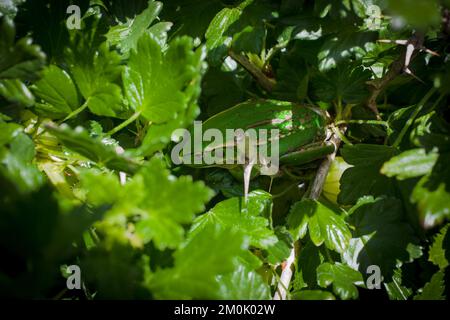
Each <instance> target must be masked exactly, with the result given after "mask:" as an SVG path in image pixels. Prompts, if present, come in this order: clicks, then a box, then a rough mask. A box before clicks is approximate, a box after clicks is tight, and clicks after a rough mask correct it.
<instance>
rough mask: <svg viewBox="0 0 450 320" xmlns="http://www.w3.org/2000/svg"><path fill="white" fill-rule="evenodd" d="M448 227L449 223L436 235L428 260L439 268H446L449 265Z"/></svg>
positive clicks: (449, 241)
mask: <svg viewBox="0 0 450 320" xmlns="http://www.w3.org/2000/svg"><path fill="white" fill-rule="evenodd" d="M448 228H449V225H448V224H447V225H446V226H444V227H443V228H442V229H441V231H440V232H439V233H438V234H437V235H436V236H435V237H434V241H433V244H432V245H431V246H430V250H429V252H428V257H429V258H428V260H429V261H431V262H432V263H434V264H435V265H437V266H438V267H439V269H445V268H446V267H447V266H448V265H449V262H448V260H449V256H450V234H449V233H448Z"/></svg>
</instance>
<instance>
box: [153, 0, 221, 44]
mask: <svg viewBox="0 0 450 320" xmlns="http://www.w3.org/2000/svg"><path fill="white" fill-rule="evenodd" d="M223 6H224V4H223V3H222V2H221V1H219V0H209V1H198V0H179V1H177V2H172V1H171V2H168V3H165V4H164V10H163V12H162V14H163V18H165V19H167V20H169V21H172V22H173V23H174V25H175V26H176V27H177V31H176V33H177V35H188V36H191V37H193V38H199V39H202V38H203V37H204V35H205V32H206V29H207V28H208V26H209V24H210V22H211V20H212V19H213V18H214V16H215V15H216V14H217V13H218V12H219V11H220V10H221V9H222V8H223Z"/></svg>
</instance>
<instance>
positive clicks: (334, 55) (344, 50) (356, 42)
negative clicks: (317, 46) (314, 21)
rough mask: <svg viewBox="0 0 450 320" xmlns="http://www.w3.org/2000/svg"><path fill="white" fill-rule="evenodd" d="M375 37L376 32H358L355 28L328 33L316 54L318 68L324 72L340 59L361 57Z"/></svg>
mask: <svg viewBox="0 0 450 320" xmlns="http://www.w3.org/2000/svg"><path fill="white" fill-rule="evenodd" d="M376 39H377V33H376V32H362V31H359V32H358V30H357V29H356V28H355V29H349V30H344V31H342V32H338V33H337V34H332V35H330V36H329V37H328V38H327V39H326V41H325V43H324V44H323V46H322V48H321V50H320V52H319V55H318V58H319V70H320V71H322V72H325V71H328V70H330V69H332V68H335V67H336V66H338V65H339V64H340V63H341V62H342V61H345V60H350V59H356V60H359V59H361V58H362V57H364V55H365V54H366V52H367V51H368V49H369V44H372V43H374V42H375V40H376Z"/></svg>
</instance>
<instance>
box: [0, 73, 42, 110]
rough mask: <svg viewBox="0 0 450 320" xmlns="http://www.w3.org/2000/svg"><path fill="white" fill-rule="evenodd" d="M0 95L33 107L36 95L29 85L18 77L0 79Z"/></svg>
mask: <svg viewBox="0 0 450 320" xmlns="http://www.w3.org/2000/svg"><path fill="white" fill-rule="evenodd" d="M0 95H1V96H3V97H5V99H7V100H9V101H11V102H14V103H19V104H22V105H24V106H26V107H31V106H32V105H33V104H34V97H33V94H32V93H31V92H30V90H29V89H28V88H27V86H26V85H25V84H24V83H23V82H22V81H20V80H18V79H4V80H0Z"/></svg>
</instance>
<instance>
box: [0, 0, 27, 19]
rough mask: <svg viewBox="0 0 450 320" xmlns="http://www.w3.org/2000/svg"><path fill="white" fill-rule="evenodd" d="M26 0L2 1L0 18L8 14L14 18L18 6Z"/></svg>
mask: <svg viewBox="0 0 450 320" xmlns="http://www.w3.org/2000/svg"><path fill="white" fill-rule="evenodd" d="M24 2H25V0H5V1H2V2H1V3H0V18H1V17H3V16H7V17H9V18H14V17H15V16H16V14H17V7H18V6H19V5H21V4H22V3H24Z"/></svg>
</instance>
